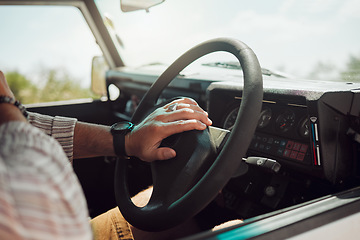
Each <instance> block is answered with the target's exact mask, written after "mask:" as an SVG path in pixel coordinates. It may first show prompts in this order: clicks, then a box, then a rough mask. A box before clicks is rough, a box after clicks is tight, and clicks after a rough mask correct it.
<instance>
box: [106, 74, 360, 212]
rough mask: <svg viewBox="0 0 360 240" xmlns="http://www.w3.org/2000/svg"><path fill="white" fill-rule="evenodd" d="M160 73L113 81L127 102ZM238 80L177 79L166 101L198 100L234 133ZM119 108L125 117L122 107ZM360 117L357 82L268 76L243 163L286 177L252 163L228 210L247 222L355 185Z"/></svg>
mask: <svg viewBox="0 0 360 240" xmlns="http://www.w3.org/2000/svg"><path fill="white" fill-rule="evenodd" d="M156 75H157V74H153V75H151V74H149V72H146V73H145V74H144V75H141V73H139V69H137V70H136V75H134V74H133V73H132V71H131V70H129V69H125V70H122V71H113V72H109V73H108V76H107V79H108V84H114V85H116V86H117V87H118V88H119V89H120V92H121V93H122V97H123V98H125V99H120V100H119V101H118V102H119V103H121V102H124V100H126V98H127V99H131V96H132V95H134V94H135V95H136V96H137V97H138V98H139V99H140V98H141V97H142V95H143V94H144V93H145V92H146V91H147V89H148V88H149V87H150V85H151V83H152V82H153V81H155V80H156ZM139 76H141V77H139ZM145 76H146V77H145ZM238 78H239V76H233V77H229V76H227V77H226V81H223V80H221V78H220V77H219V76H208V75H206V78H205V77H202V75H201V74H192V75H191V76H188V77H187V76H178V77H177V78H176V79H174V80H173V81H172V83H171V84H170V86H168V87H167V88H166V89H165V90H164V92H163V93H162V95H161V96H160V99H163V100H167V99H171V98H172V97H177V96H186V97H192V98H194V99H195V100H196V101H197V102H198V103H199V104H200V105H201V106H202V107H203V108H204V109H206V110H207V111H208V113H209V117H210V119H212V121H213V126H215V127H219V128H222V129H227V130H230V131H231V129H232V126H233V125H234V122H235V121H236V116H237V113H238V110H239V107H240V106H241V101H242V89H243V85H242V82H241V81H239V80H238ZM219 79H220V80H219ZM128 101H130V100H128ZM115 102H116V101H115ZM125 102H126V101H125ZM115 108H116V107H115ZM117 108H118V111H119V112H124V105H121V104H120V105H119V106H117ZM125 115H126V111H125ZM359 116H360V84H358V83H346V82H319V81H311V80H294V79H286V78H275V77H264V96H263V103H262V110H261V113H260V116H259V120H258V123H257V129H256V131H255V134H254V136H253V138H252V141H251V143H250V145H249V148H248V151H247V153H246V156H238V158H239V161H243V160H244V159H249V158H255V159H256V158H259V159H260V158H261V159H268V160H269V161H271V162H275V163H276V164H277V165H278V166H280V171H272V169H269V168H264V167H263V166H261V164H258V162H257V161H255V162H252V163H250V162H248V163H249V164H247V169H246V170H242V171H243V172H239V171H237V172H236V175H235V176H234V178H233V179H232V180H231V181H230V182H229V183H228V185H227V186H226V187H225V188H224V189H223V197H224V202H225V203H226V204H225V205H226V206H227V208H229V209H230V210H232V211H233V212H236V213H237V214H238V215H239V216H240V217H244V218H248V217H251V216H256V215H258V214H261V213H265V212H269V211H273V210H275V209H280V208H283V207H287V206H291V205H293V204H296V203H301V202H304V201H307V200H311V199H314V198H317V197H320V196H324V195H326V194H330V193H333V192H336V191H339V190H341V189H346V188H348V187H349V186H354V185H357V184H358V182H359V177H360V166H359V164H358V161H357V160H356V159H358V158H359V156H358V154H359V153H358V144H357V143H356V141H354V139H353V136H352V135H351V134H350V132H351V131H352V130H355V132H356V131H357V132H359V131H360V120H359ZM128 117H130V113H129V114H128Z"/></svg>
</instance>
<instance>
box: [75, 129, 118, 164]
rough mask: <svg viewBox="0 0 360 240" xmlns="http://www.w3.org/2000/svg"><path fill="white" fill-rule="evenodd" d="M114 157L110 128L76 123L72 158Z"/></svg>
mask: <svg viewBox="0 0 360 240" xmlns="http://www.w3.org/2000/svg"><path fill="white" fill-rule="evenodd" d="M96 156H115V152H114V148H113V137H112V135H111V133H110V127H109V126H104V125H96V124H90V123H84V122H77V123H76V125H75V133H74V158H86V157H96Z"/></svg>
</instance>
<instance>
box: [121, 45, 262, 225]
mask: <svg viewBox="0 0 360 240" xmlns="http://www.w3.org/2000/svg"><path fill="white" fill-rule="evenodd" d="M217 51H225V52H229V53H232V54H233V55H234V56H235V57H236V58H237V59H238V60H239V62H240V64H241V67H242V69H243V73H244V84H243V92H242V101H241V105H240V110H239V113H238V116H237V119H236V122H235V124H234V128H233V129H232V131H231V134H230V136H229V138H228V140H227V142H226V144H225V145H224V147H223V149H222V151H221V152H220V153H219V154H217V153H216V150H215V147H214V144H213V142H212V140H211V138H210V135H209V131H208V130H204V131H196V130H193V131H188V132H183V133H180V134H177V136H176V137H174V138H173V139H172V140H171V141H168V142H170V143H168V144H169V146H171V147H173V148H174V149H175V151H176V152H177V156H176V157H175V158H173V159H170V160H166V161H155V162H153V163H151V171H152V178H153V193H152V196H151V198H150V200H149V202H148V204H147V205H146V206H144V207H137V206H136V205H134V204H133V202H132V201H131V197H130V194H129V189H128V184H127V175H126V169H127V164H128V163H127V161H128V160H126V159H119V160H118V161H117V164H116V169H115V196H116V202H117V205H118V207H119V209H120V211H121V213H122V215H123V216H124V217H125V219H126V220H127V221H128V222H129V223H130V224H131V225H133V226H135V227H137V228H139V229H142V230H146V231H160V230H166V229H169V228H171V227H174V226H176V225H178V224H180V223H182V222H183V221H185V220H187V219H189V218H191V217H192V216H194V215H195V214H197V213H198V212H200V211H201V210H202V209H203V208H204V207H206V206H207V205H208V204H209V203H210V202H211V201H212V200H213V199H214V198H215V197H216V196H217V194H218V193H219V191H221V189H222V188H223V187H224V186H225V185H226V183H227V182H228V181H229V180H230V178H231V177H232V176H233V173H234V171H235V170H236V169H238V168H239V167H241V164H245V163H243V162H242V160H241V159H242V157H243V156H244V155H245V153H246V151H247V148H248V146H249V144H250V142H251V139H252V137H253V134H254V132H255V129H256V125H257V122H258V118H259V114H260V110H261V105H262V97H263V86H262V73H261V68H260V64H259V62H258V60H257V57H256V55H255V54H254V52H253V51H252V50H251V49H250V48H249V47H248V46H247V45H246V44H244V43H242V42H241V41H238V40H234V39H227V38H218V39H214V40H210V41H206V42H204V43H201V44H199V45H197V46H195V47H194V48H192V49H190V50H189V51H187V52H186V53H185V54H183V55H182V56H181V57H180V58H178V59H177V60H176V61H175V62H174V63H173V64H172V65H170V66H169V68H168V69H166V70H165V72H164V73H163V74H162V75H161V76H160V77H159V78H158V79H157V80H156V82H155V83H154V84H153V85H152V86H151V87H150V89H149V90H148V92H147V93H146V94H145V96H144V98H143V99H142V101H141V102H140V104H139V106H138V108H137V110H136V112H135V113H134V115H133V117H132V122H134V123H139V122H140V121H141V120H142V119H143V118H144V117H145V116H146V115H147V114H148V113H149V112H150V111H151V110H152V109H154V108H155V106H156V101H157V99H158V98H159V96H160V94H161V93H162V91H163V90H164V88H165V87H166V86H167V85H168V84H169V83H170V82H171V81H172V80H173V79H174V78H175V77H176V76H177V75H178V74H179V73H180V72H181V71H182V70H183V69H184V68H185V67H186V66H188V65H189V64H190V63H192V62H193V61H195V60H196V59H198V58H200V57H202V56H204V55H206V54H209V53H212V52H217ZM170 138H171V137H170ZM165 142H166V141H165Z"/></svg>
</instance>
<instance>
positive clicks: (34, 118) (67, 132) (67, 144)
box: [29, 113, 77, 162]
mask: <svg viewBox="0 0 360 240" xmlns="http://www.w3.org/2000/svg"><path fill="white" fill-rule="evenodd" d="M29 122H30V124H32V125H33V126H35V127H37V128H39V129H41V130H42V131H43V132H45V133H46V134H47V135H49V136H52V137H53V138H55V139H56V140H57V141H58V142H59V143H60V145H61V146H62V148H63V149H64V152H65V154H66V156H67V157H68V159H69V161H70V162H72V160H73V156H74V155H73V154H74V129H75V125H76V122H77V119H75V118H66V117H59V116H56V117H51V116H47V115H41V114H38V113H29Z"/></svg>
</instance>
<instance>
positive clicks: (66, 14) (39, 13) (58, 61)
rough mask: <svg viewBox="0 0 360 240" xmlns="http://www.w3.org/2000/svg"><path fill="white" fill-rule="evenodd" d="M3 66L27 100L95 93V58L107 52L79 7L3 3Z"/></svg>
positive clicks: (0, 59) (0, 49)
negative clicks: (93, 80) (92, 31)
mask: <svg viewBox="0 0 360 240" xmlns="http://www.w3.org/2000/svg"><path fill="white" fill-rule="evenodd" d="M0 23H1V24H0V32H1V37H0V53H1V54H0V70H1V71H3V72H4V73H5V76H6V78H7V80H8V82H9V85H10V87H11V88H12V90H13V92H14V94H15V96H16V97H17V98H18V99H19V100H20V101H22V102H23V103H24V104H28V103H39V102H51V101H60V100H70V99H79V98H89V97H92V98H94V97H95V96H94V94H93V93H92V92H91V90H90V84H91V61H92V58H93V57H94V56H97V55H102V53H101V50H100V48H99V46H98V45H97V44H96V41H95V38H94V36H93V35H92V33H91V31H90V28H89V26H88V25H87V23H86V21H85V19H84V17H83V15H82V14H81V12H80V11H79V9H77V8H75V7H62V6H0Z"/></svg>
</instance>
